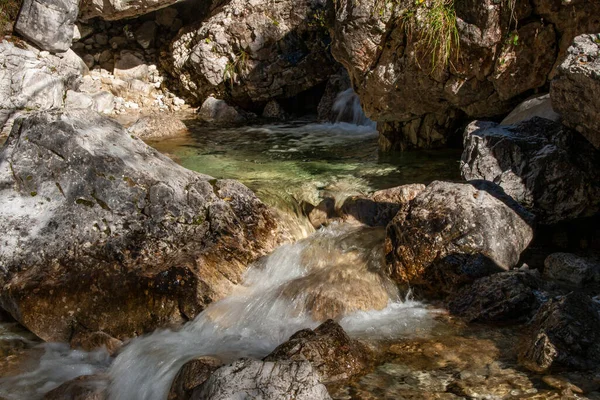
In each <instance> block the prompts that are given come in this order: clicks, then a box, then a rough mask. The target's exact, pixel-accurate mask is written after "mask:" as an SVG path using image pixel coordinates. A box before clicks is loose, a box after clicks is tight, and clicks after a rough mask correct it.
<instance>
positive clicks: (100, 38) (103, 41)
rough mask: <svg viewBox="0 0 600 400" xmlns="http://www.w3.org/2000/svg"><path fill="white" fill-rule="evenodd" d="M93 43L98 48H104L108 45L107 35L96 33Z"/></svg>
mask: <svg viewBox="0 0 600 400" xmlns="http://www.w3.org/2000/svg"><path fill="white" fill-rule="evenodd" d="M94 42H96V43H97V44H99V45H100V46H106V45H107V44H108V35H106V34H105V33H97V34H95V35H94Z"/></svg>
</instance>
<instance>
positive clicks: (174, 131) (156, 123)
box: [127, 113, 188, 140]
mask: <svg viewBox="0 0 600 400" xmlns="http://www.w3.org/2000/svg"><path fill="white" fill-rule="evenodd" d="M127 132H129V133H130V134H132V135H134V136H136V137H139V138H140V139H144V140H152V139H159V138H167V137H174V136H180V135H185V134H186V133H188V128H187V126H186V125H185V124H184V123H183V122H182V121H181V120H180V119H179V118H177V117H174V116H172V115H168V114H159V113H155V114H150V115H145V116H143V117H141V118H139V119H138V120H137V121H136V122H135V123H134V124H133V125H131V126H130V127H129V128H127Z"/></svg>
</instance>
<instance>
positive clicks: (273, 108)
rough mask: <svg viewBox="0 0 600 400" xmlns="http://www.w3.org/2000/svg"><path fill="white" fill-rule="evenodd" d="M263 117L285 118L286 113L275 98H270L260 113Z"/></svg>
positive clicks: (280, 119)
mask: <svg viewBox="0 0 600 400" xmlns="http://www.w3.org/2000/svg"><path fill="white" fill-rule="evenodd" d="M262 116H263V118H270V119H275V120H279V121H284V120H286V119H287V114H286V112H285V110H284V109H283V107H281V105H280V104H279V103H278V102H277V100H271V101H269V102H268V103H267V105H266V106H265V108H264V109H263V113H262Z"/></svg>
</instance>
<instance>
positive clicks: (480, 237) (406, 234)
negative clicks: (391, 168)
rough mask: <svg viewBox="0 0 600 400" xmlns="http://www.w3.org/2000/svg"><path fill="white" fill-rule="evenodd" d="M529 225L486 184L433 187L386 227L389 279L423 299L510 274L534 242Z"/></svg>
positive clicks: (514, 205) (516, 206)
mask: <svg viewBox="0 0 600 400" xmlns="http://www.w3.org/2000/svg"><path fill="white" fill-rule="evenodd" d="M532 219H533V216H532V215H531V214H530V213H528V212H527V211H526V210H525V209H523V208H522V207H521V206H520V205H519V204H517V203H516V202H515V201H514V200H512V199H510V198H509V197H508V196H506V194H504V193H503V192H502V190H501V188H499V187H498V186H497V185H494V184H491V183H489V182H484V181H474V182H470V183H462V184H461V183H449V182H440V181H436V182H433V183H431V184H430V185H429V186H427V188H426V189H425V190H424V191H423V192H421V193H420V194H419V195H418V196H417V197H416V198H415V199H414V200H412V201H411V202H410V203H409V204H408V206H407V207H404V208H403V209H401V210H400V212H399V213H398V215H396V217H395V218H394V219H393V220H392V222H390V224H389V225H388V227H387V238H386V259H387V262H388V267H389V271H390V276H391V277H392V279H394V280H395V281H396V282H398V283H400V284H403V285H405V286H407V285H410V286H411V287H413V288H416V289H422V290H425V291H426V292H428V294H435V295H444V294H448V293H452V292H453V291H455V290H456V288H458V287H460V286H461V285H463V284H465V283H470V282H472V281H473V280H475V279H477V278H481V277H484V276H487V275H490V274H492V273H494V272H500V271H503V270H508V269H511V268H513V267H514V266H515V265H516V264H517V262H518V261H519V257H520V255H521V252H522V251H523V250H525V249H526V248H527V246H528V245H529V243H530V241H531V240H532V238H533V230H532V227H531V225H530V224H531V221H532Z"/></svg>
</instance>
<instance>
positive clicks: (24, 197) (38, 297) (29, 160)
mask: <svg viewBox="0 0 600 400" xmlns="http://www.w3.org/2000/svg"><path fill="white" fill-rule="evenodd" d="M0 160H1V161H0V202H1V203H2V205H3V206H2V207H1V208H0V230H1V231H2V232H4V233H5V235H4V236H3V237H2V239H0V265H2V267H3V268H2V271H1V273H0V305H1V306H2V307H3V308H4V309H6V310H7V311H9V312H10V313H11V314H12V315H13V316H14V317H15V318H16V319H17V320H18V321H19V322H20V323H21V324H23V325H24V326H26V327H27V328H28V329H29V330H31V331H32V332H34V333H35V334H36V335H37V336H39V337H40V338H42V339H44V340H47V341H68V340H70V338H71V337H72V336H73V335H74V334H75V333H77V332H83V333H85V332H88V333H89V332H105V333H107V334H108V335H110V336H113V337H115V338H117V339H124V338H128V337H132V336H136V335H139V334H142V333H144V332H148V331H152V330H154V329H156V328H157V327H159V326H165V325H168V324H173V323H180V322H183V321H186V320H189V319H192V318H194V317H195V316H196V315H197V314H198V313H199V312H200V311H202V310H203V308H204V307H205V306H206V305H207V304H209V303H210V302H212V301H214V300H216V299H218V298H221V297H222V296H224V295H225V294H227V293H228V292H229V290H230V288H231V287H232V286H233V284H235V283H238V282H240V280H241V277H242V274H243V272H244V271H245V269H246V268H247V265H248V264H249V263H250V262H251V261H253V260H254V259H256V258H257V257H259V256H261V255H263V254H265V253H266V252H268V251H270V250H272V249H273V247H274V246H275V245H276V243H277V240H278V233H277V232H278V229H277V225H276V223H275V221H274V217H273V215H272V214H271V212H270V211H269V210H268V209H267V207H266V206H265V205H264V204H263V203H261V202H260V200H258V198H256V196H255V195H254V194H253V193H252V192H251V191H250V190H249V189H248V188H246V187H245V186H243V185H242V184H240V183H238V182H236V181H231V180H216V179H212V178H211V177H209V176H207V175H202V174H198V173H195V172H192V171H188V170H186V169H184V168H182V167H180V166H178V165H176V164H175V163H174V162H173V161H171V160H170V159H168V158H167V157H165V156H162V155H161V154H159V153H158V152H157V151H156V150H154V149H152V148H150V147H148V146H146V145H145V144H144V143H143V142H142V141H141V140H138V139H134V138H132V137H131V135H129V134H127V133H126V132H125V130H124V129H123V128H122V127H121V126H120V125H118V124H117V123H116V122H114V121H112V120H110V119H107V118H105V117H101V116H100V115H98V114H96V113H93V112H90V111H84V110H76V111H69V112H47V113H39V114H35V115H33V116H31V117H30V118H28V119H25V120H21V121H19V122H18V124H17V125H16V126H15V127H14V129H13V131H12V133H11V135H10V136H9V138H8V140H7V142H6V143H5V145H4V147H3V148H2V151H1V153H0Z"/></svg>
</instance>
